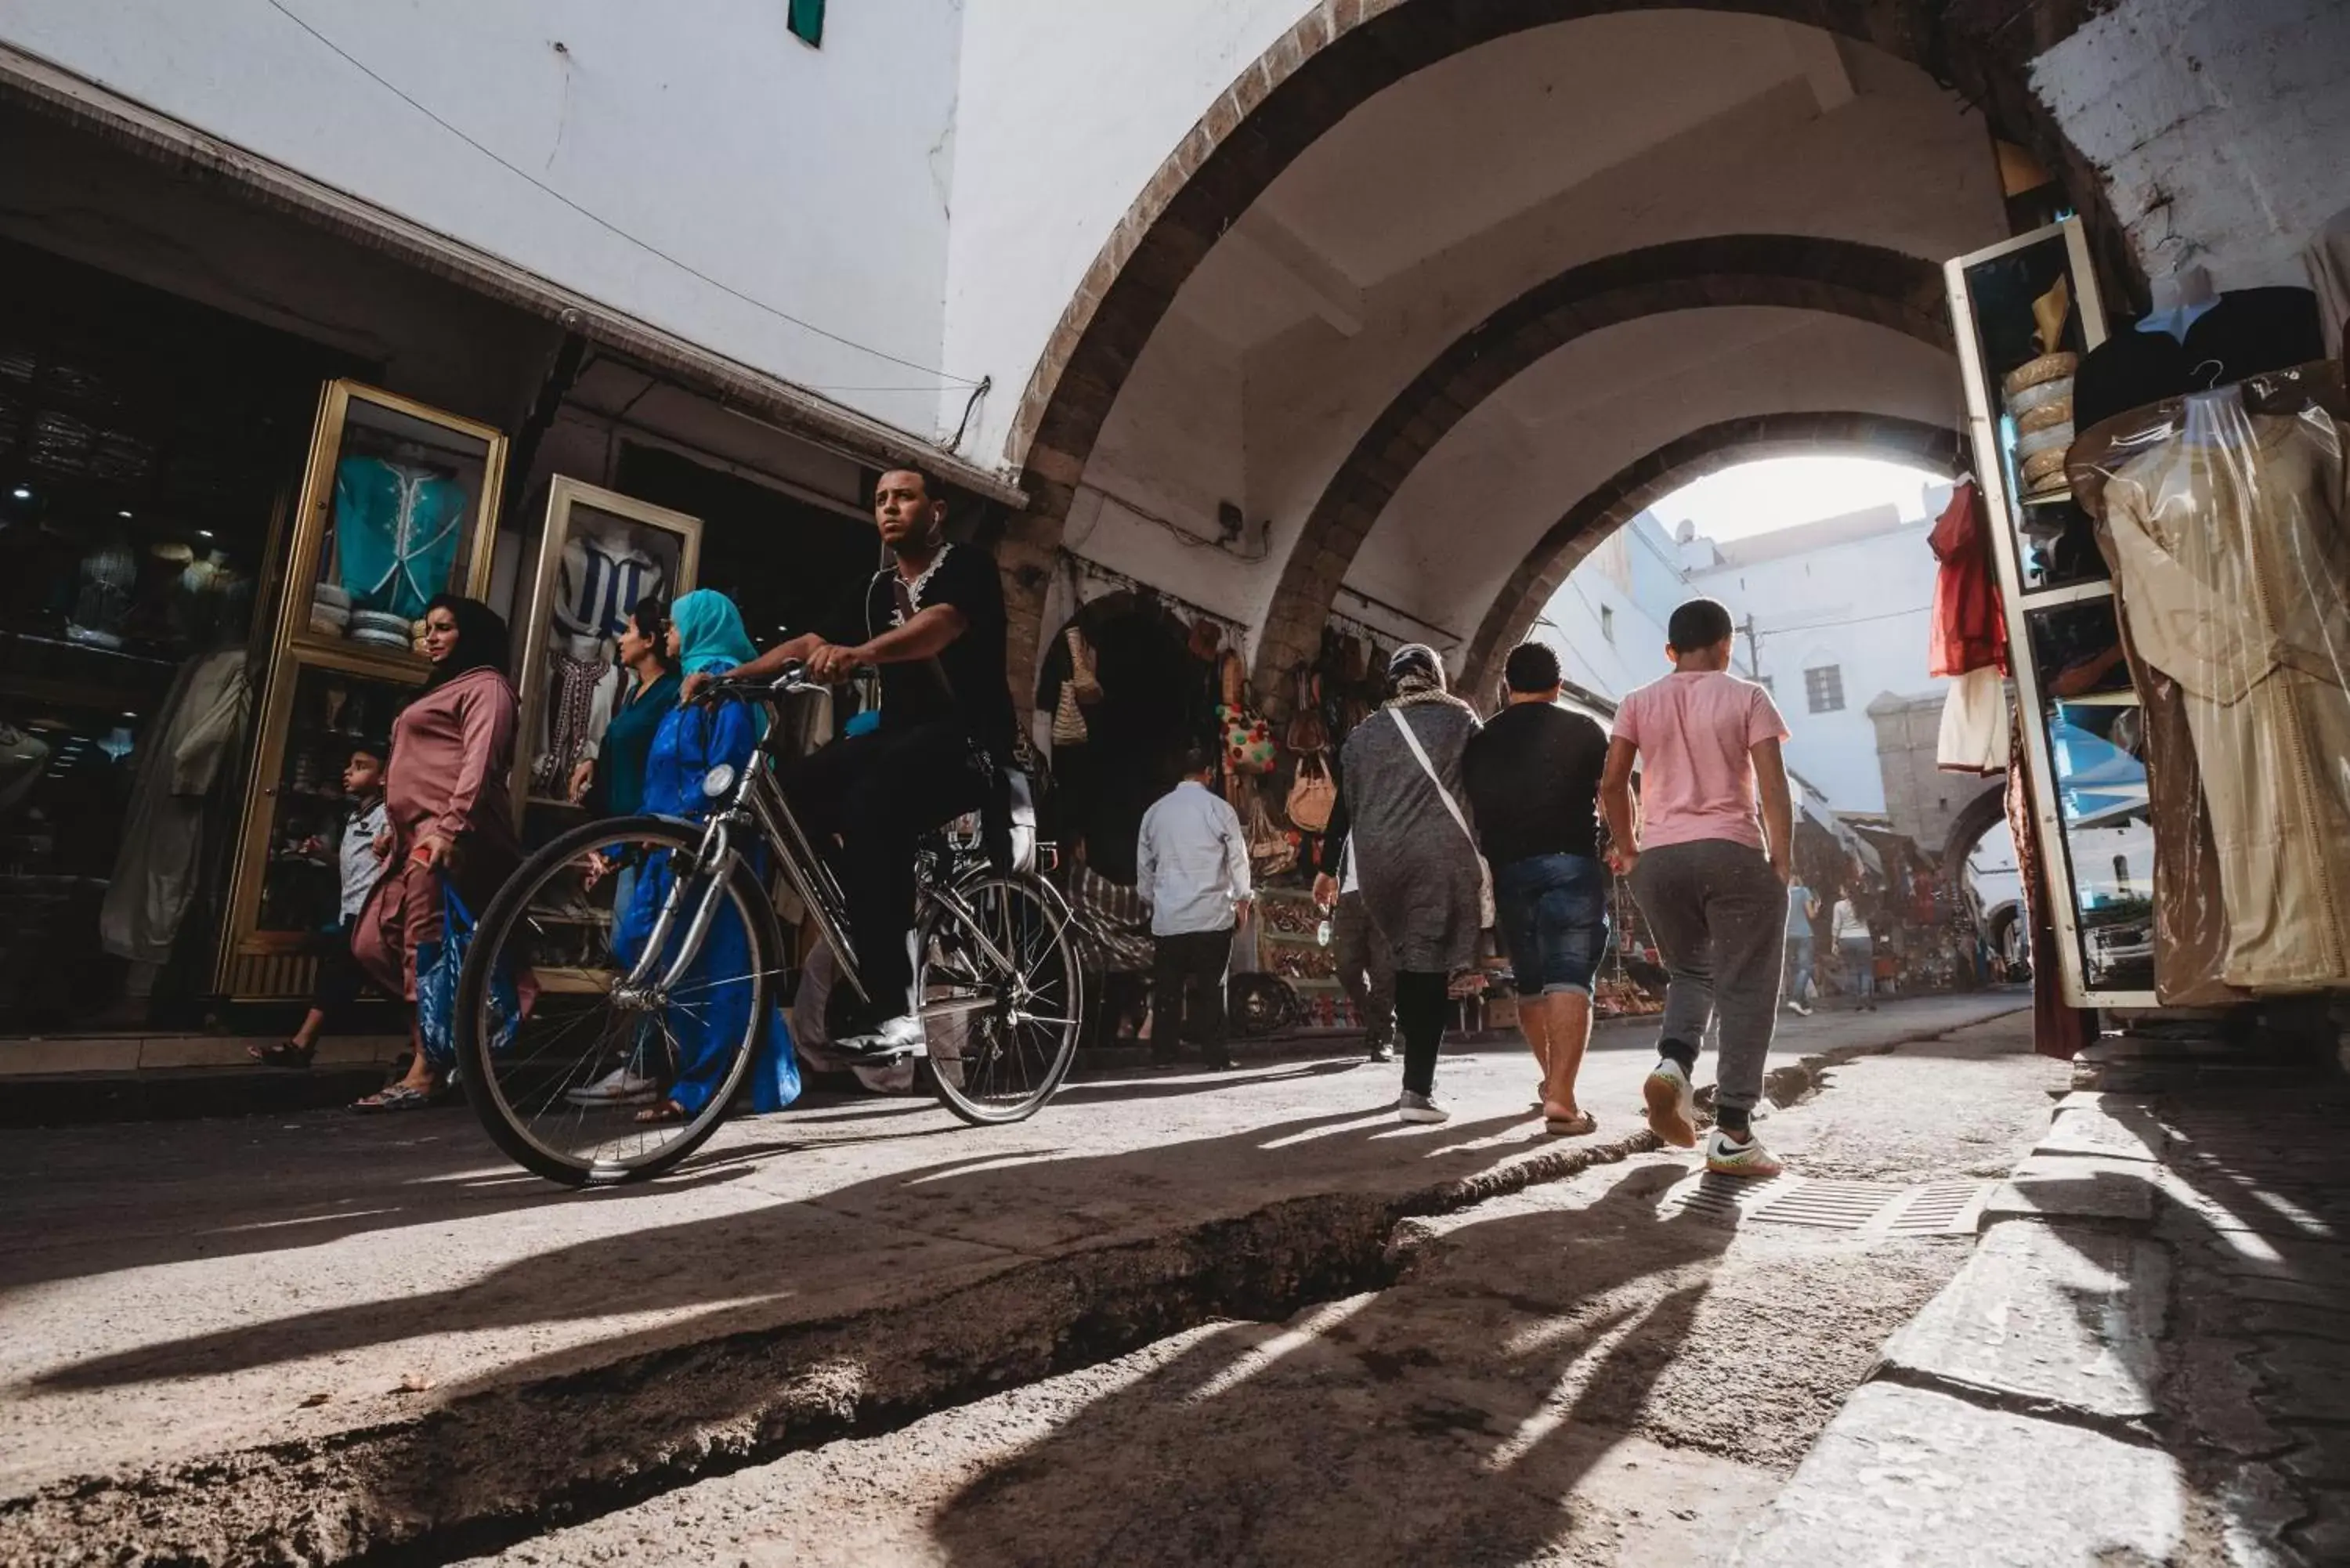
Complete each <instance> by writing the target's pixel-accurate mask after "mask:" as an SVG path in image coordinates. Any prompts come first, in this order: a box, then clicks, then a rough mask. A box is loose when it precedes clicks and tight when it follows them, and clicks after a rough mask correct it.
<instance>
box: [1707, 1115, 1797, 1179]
mask: <svg viewBox="0 0 2350 1568" xmlns="http://www.w3.org/2000/svg"><path fill="white" fill-rule="evenodd" d="M1705 1168H1706V1169H1708V1170H1711V1171H1712V1172H1714V1173H1715V1174H1716V1175H1720V1176H1745V1177H1752V1178H1753V1179H1757V1180H1760V1179H1763V1178H1765V1177H1772V1176H1776V1175H1778V1174H1779V1173H1780V1172H1781V1171H1783V1170H1784V1169H1786V1167H1785V1166H1783V1165H1782V1164H1780V1163H1779V1157H1778V1156H1777V1155H1775V1154H1773V1153H1772V1152H1771V1151H1770V1150H1769V1149H1767V1148H1764V1147H1763V1140H1762V1139H1761V1138H1759V1137H1755V1136H1754V1132H1753V1129H1752V1128H1751V1127H1750V1128H1748V1129H1747V1133H1746V1141H1745V1142H1744V1143H1740V1142H1739V1141H1738V1140H1737V1139H1735V1138H1733V1137H1731V1136H1730V1135H1729V1134H1728V1133H1726V1132H1723V1131H1722V1130H1721V1128H1720V1127H1716V1128H1714V1129H1713V1131H1712V1132H1711V1133H1710V1134H1708V1135H1707V1137H1706V1140H1705Z"/></svg>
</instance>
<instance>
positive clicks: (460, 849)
mask: <svg viewBox="0 0 2350 1568" xmlns="http://www.w3.org/2000/svg"><path fill="white" fill-rule="evenodd" d="M514 748H515V692H514V688H513V687H512V686H511V685H509V684H507V681H506V678H505V676H504V674H503V673H501V672H500V671H498V670H491V669H487V668H483V669H478V670H467V671H466V672H465V673H464V674H463V675H460V676H458V677H457V678H456V679H454V680H451V681H449V682H448V683H447V684H446V685H443V686H441V687H439V688H437V689H435V690H433V691H426V692H424V693H422V694H421V695H420V696H418V697H417V698H416V700H415V701H411V703H409V705H408V706H407V707H406V708H404V709H402V710H401V711H400V717H399V719H398V720H397V721H395V722H393V724H392V726H391V766H390V770H389V771H388V772H387V773H386V774H385V776H384V806H385V810H386V815H388V816H389V817H390V826H391V857H390V861H389V862H388V865H389V867H390V869H389V870H387V871H386V872H385V873H384V878H383V880H382V881H380V882H379V883H377V884H376V887H375V891H374V892H373V893H371V894H369V896H368V901H367V907H366V908H365V909H361V910H360V911H359V923H358V925H357V926H355V927H354V928H353V929H352V931H351V951H352V952H353V954H354V955H355V956H356V957H357V958H358V959H359V963H360V964H361V965H362V966H363V967H364V968H365V969H366V970H367V971H368V973H369V976H370V977H371V978H372V979H373V980H374V981H376V983H377V984H379V985H380V986H382V987H383V988H384V989H385V990H386V991H390V992H397V994H399V995H400V996H403V997H406V998H407V999H408V1000H409V1001H411V1002H413V1001H414V1000H415V999H416V944H417V943H418V942H419V941H429V940H435V939H437V938H438V937H439V935H440V933H441V874H440V873H439V872H437V871H433V870H431V869H429V868H427V867H423V866H421V865H419V864H417V863H416V862H415V861H412V860H411V859H410V858H409V852H410V851H411V850H412V849H413V848H414V847H415V846H416V845H417V843H418V842H419V841H420V840H421V839H422V838H424V837H425V836H427V835H428V834H432V835H435V836H442V837H445V838H447V839H448V840H449V841H450V842H451V843H452V845H454V846H456V847H455V852H454V853H453V854H452V856H451V857H450V859H449V863H448V865H449V873H450V876H451V877H452V879H453V880H454V882H455V884H456V888H457V896H458V897H459V898H463V900H464V901H465V904H466V907H467V908H468V909H472V910H473V913H474V915H475V916H477V917H478V916H479V915H480V914H481V913H482V911H483V910H484V909H485V908H487V907H488V904H489V901H490V899H491V898H492V897H494V895H495V894H496V892H497V890H498V887H499V885H500V884H501V883H503V882H504V880H505V879H506V877H507V876H508V875H509V874H510V873H511V872H512V871H513V870H514V868H515V865H516V864H517V863H518V862H519V861H520V860H521V858H522V850H521V846H520V845H519V844H518V843H517V842H516V841H515V830H514V809H513V806H512V805H511V804H510V803H509V802H508V800H507V798H506V780H507V779H508V778H509V777H510V776H511V775H512V774H513V771H514Z"/></svg>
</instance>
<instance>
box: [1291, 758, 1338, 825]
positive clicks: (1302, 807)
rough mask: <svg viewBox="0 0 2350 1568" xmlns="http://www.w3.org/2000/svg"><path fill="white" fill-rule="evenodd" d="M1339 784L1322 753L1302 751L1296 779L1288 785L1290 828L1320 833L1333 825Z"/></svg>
mask: <svg viewBox="0 0 2350 1568" xmlns="http://www.w3.org/2000/svg"><path fill="white" fill-rule="evenodd" d="M1337 805H1338V784H1337V781H1336V779H1333V778H1332V777H1331V776H1330V764H1329V763H1327V762H1326V761H1324V760H1323V756H1322V753H1320V752H1301V753H1298V757H1297V776H1296V777H1295V779H1293V780H1291V781H1290V785H1289V804H1288V811H1289V825H1290V826H1292V827H1295V828H1296V829H1297V830H1298V831H1299V832H1301V833H1320V832H1322V831H1323V830H1324V829H1325V828H1327V827H1328V826H1330V814H1331V812H1333V811H1335V810H1336V809H1337Z"/></svg>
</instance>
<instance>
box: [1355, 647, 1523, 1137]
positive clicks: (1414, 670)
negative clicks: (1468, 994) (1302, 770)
mask: <svg viewBox="0 0 2350 1568" xmlns="http://www.w3.org/2000/svg"><path fill="white" fill-rule="evenodd" d="M1388 681H1389V682H1390V683H1391V684H1392V685H1393V687H1394V688H1395V695H1394V696H1393V697H1392V698H1391V699H1389V701H1388V703H1387V706H1386V707H1384V708H1382V709H1381V710H1380V711H1378V713H1375V714H1373V715H1372V716H1371V717H1370V718H1369V719H1367V720H1366V721H1364V722H1362V723H1360V724H1357V725H1356V726H1355V729H1354V732H1353V733H1352V734H1349V735H1348V736H1347V744H1346V746H1345V748H1344V749H1343V750H1342V751H1341V752H1340V753H1339V777H1340V779H1341V781H1342V785H1343V788H1342V793H1341V794H1340V797H1339V803H1338V809H1337V811H1336V813H1335V814H1334V815H1333V816H1332V818H1331V823H1330V831H1329V839H1330V843H1331V846H1332V847H1331V849H1330V852H1329V856H1328V857H1326V859H1325V862H1324V863H1325V864H1326V865H1329V864H1335V857H1336V845H1337V844H1338V843H1339V842H1340V841H1341V840H1342V839H1347V838H1351V840H1352V843H1353V847H1354V855H1355V873H1356V877H1357V880H1358V881H1360V883H1361V884H1362V890H1363V903H1364V907H1365V909H1367V912H1368V913H1369V915H1370V917H1371V922H1372V924H1374V925H1376V926H1378V929H1379V931H1380V933H1381V934H1382V935H1383V936H1385V937H1386V938H1387V940H1388V946H1389V947H1390V948H1391V949H1393V950H1394V952H1395V968H1396V986H1395V1009H1396V1023H1397V1025H1398V1027H1399V1030H1400V1031H1401V1033H1402V1034H1403V1047H1404V1052H1403V1062H1404V1065H1403V1098H1402V1099H1401V1100H1400V1101H1399V1103H1398V1105H1397V1107H1396V1110H1397V1115H1398V1116H1399V1117H1401V1119H1403V1120H1404V1121H1407V1122H1440V1121H1443V1120H1444V1119H1445V1118H1446V1116H1447V1115H1448V1114H1449V1113H1448V1112H1446V1111H1445V1110H1444V1109H1443V1108H1442V1107H1441V1106H1439V1105H1437V1103H1436V1100H1435V1097H1434V1096H1435V1086H1436V1054H1437V1050H1438V1048H1439V1047H1440V1045H1441V1044H1443V1040H1444V1015H1445V1012H1446V1010H1447V1008H1448V1007H1450V1006H1451V1002H1450V1000H1449V998H1448V996H1447V994H1446V990H1447V987H1448V986H1449V984H1450V983H1451V978H1452V973H1453V971H1456V970H1461V969H1466V968H1467V967H1469V966H1470V965H1471V964H1473V963H1475V962H1476V961H1477V932H1478V929H1479V927H1480V925H1481V923H1482V919H1481V912H1482V902H1483V900H1482V895H1481V888H1482V884H1483V877H1484V873H1483V871H1482V867H1480V866H1479V863H1478V860H1477V852H1476V848H1475V844H1474V840H1473V838H1472V836H1471V833H1472V829H1473V826H1474V825H1473V824H1471V823H1470V822H1469V820H1468V817H1467V811H1468V807H1467V805H1466V802H1467V799H1468V795H1467V794H1466V792H1464V791H1463V790H1462V788H1461V751H1462V748H1464V747H1465V746H1467V745H1468V743H1469V737H1470V736H1471V735H1473V734H1475V733H1476V732H1477V728H1478V725H1477V716H1476V714H1475V713H1474V712H1472V711H1471V710H1470V707H1469V705H1468V704H1467V703H1466V702H1463V701H1461V699H1459V698H1458V697H1455V696H1453V695H1452V694H1451V692H1450V691H1446V690H1445V686H1444V664H1443V661H1442V660H1441V659H1438V658H1437V656H1436V651H1435V649H1430V648H1428V647H1425V646H1423V645H1421V644H1419V643H1416V642H1415V643H1408V644H1406V645H1405V646H1404V647H1402V648H1399V649H1396V652H1395V657H1394V658H1392V659H1389V660H1388ZM1415 748H1416V750H1415ZM1448 796H1449V797H1450V799H1449V802H1448V798H1447V797H1448ZM1315 895H1316V897H1317V898H1320V899H1321V901H1322V902H1324V903H1329V902H1331V901H1332V900H1333V899H1335V898H1336V896H1337V887H1336V883H1335V881H1333V879H1332V878H1331V877H1328V876H1327V875H1325V876H1323V877H1321V878H1319V879H1318V880H1317V881H1316V883H1315Z"/></svg>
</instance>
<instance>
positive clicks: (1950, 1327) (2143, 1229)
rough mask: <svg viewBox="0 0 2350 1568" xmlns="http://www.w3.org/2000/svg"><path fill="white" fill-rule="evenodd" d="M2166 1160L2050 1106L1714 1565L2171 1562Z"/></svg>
mask: <svg viewBox="0 0 2350 1568" xmlns="http://www.w3.org/2000/svg"><path fill="white" fill-rule="evenodd" d="M2167 1150H2168V1134H2167V1133H2165V1132H2164V1130H2163V1129H2162V1128H2161V1127H2159V1126H2158V1124H2157V1123H2156V1122H2155V1120H2154V1118H2153V1117H2152V1116H2149V1115H2147V1112H2146V1108H2145V1106H2143V1105H2142V1104H2141V1103H2140V1102H2138V1101H2137V1100H2134V1099H2131V1098H2129V1097H2128V1096H2121V1095H2105V1094H2091V1093H2081V1092H2077V1091H2076V1092H2074V1093H2073V1094H2070V1095H2067V1096H2064V1098H2063V1099H2061V1100H2060V1101H2059V1102H2058V1103H2057V1106H2056V1107H2055V1109H2054V1112H2053V1113H2052V1114H2051V1116H2050V1127H2049V1131H2048V1133H2047V1134H2046V1135H2045V1136H2043V1137H2042V1139H2041V1140H2040V1142H2039V1143H2038V1144H2036V1145H2035V1146H2034V1147H2033V1151H2032V1152H2031V1153H2030V1154H2029V1155H2027V1156H2026V1157H2025V1158H2024V1159H2023V1160H2022V1163H2021V1164H2019V1165H2018V1166H2017V1167H2016V1168H2015V1170H2014V1171H2013V1172H2012V1174H2011V1175H2010V1176H2009V1178H2008V1179H2006V1180H2005V1181H2004V1182H2002V1183H2001V1185H2000V1187H1999V1188H1998V1189H1997V1190H1996V1191H1995V1192H1994V1193H1993V1194H1992V1195H1991V1199H1989V1200H1988V1202H1987V1203H1986V1204H1985V1206H1984V1210H1983V1215H1982V1219H1981V1233H1980V1237H1979V1240H1978V1242H1977V1245H1976V1247H1975V1250H1974V1251H1973V1253H1972V1254H1971V1255H1970V1257H1969V1259H1968V1260H1967V1262H1966V1263H1965V1265H1964V1266H1963V1267H1961V1268H1960V1271H1959V1272H1958V1274H1957V1275H1956V1276H1955V1277H1953V1278H1952V1279H1951V1281H1950V1283H1949V1284H1948V1285H1946V1286H1945V1287H1944V1288H1943V1290H1942V1291H1941V1293H1939V1295H1937V1296H1936V1297H1935V1298H1934V1299H1933V1300H1932V1301H1930V1302H1929V1303H1927V1304H1926V1306H1925V1308H1924V1309H1923V1310H1921V1311H1920V1312H1919V1313H1918V1315H1917V1317H1915V1318H1914V1319H1912V1320H1911V1322H1910V1323H1909V1324H1908V1325H1907V1326H1905V1327H1904V1328H1903V1329H1901V1330H1900V1331H1899V1332H1898V1333H1897V1334H1895V1335H1894V1336H1893V1337H1892V1339H1890V1340H1889V1341H1887V1345H1886V1346H1885V1349H1884V1352H1883V1354H1882V1355H1881V1357H1880V1359H1879V1362H1878V1365H1877V1367H1876V1368H1875V1369H1874V1370H1873V1371H1872V1372H1871V1374H1870V1376H1869V1378H1868V1380H1867V1381H1866V1382H1865V1383H1864V1384H1863V1385H1862V1386H1861V1387H1860V1388H1859V1389H1857V1390H1856V1392H1855V1393H1854V1395H1853V1397H1851V1399H1849V1400H1848V1401H1847V1402H1846V1406H1845V1407H1844V1408H1843V1409H1842V1410H1840V1411H1839V1412H1838V1413H1837V1414H1836V1416H1835V1419H1834V1420H1832V1421H1831V1422H1830V1423H1829V1425H1828V1428H1827V1429H1826V1430H1825V1432H1824V1433H1822V1435H1821V1438H1820V1440H1819V1442H1818V1443H1817V1444H1816V1445H1815V1446H1814V1449H1813V1450H1812V1452H1811V1453H1810V1454H1809V1455H1808V1456H1806V1458H1805V1459H1804V1462H1803V1464H1802V1466H1801V1467H1799V1468H1798V1469H1797V1470H1796V1472H1795V1474H1794V1477H1793V1479H1791V1480H1789V1482H1788V1484H1787V1485H1786V1487H1785V1488H1784V1489H1783V1490H1782V1491H1781V1492H1780V1494H1779V1496H1778V1497H1777V1498H1776V1499H1775V1500H1774V1501H1773V1503H1772V1505H1771V1507H1770V1509H1769V1510H1768V1511H1766V1512H1765V1514H1764V1515H1763V1517H1762V1518H1761V1519H1760V1520H1759V1521H1756V1523H1755V1524H1754V1525H1753V1526H1752V1528H1751V1529H1750V1530H1749V1531H1748V1532H1747V1533H1746V1535H1745V1536H1744V1538H1743V1539H1742V1540H1741V1542H1739V1543H1738V1545H1737V1546H1736V1548H1734V1549H1733V1551H1732V1552H1731V1554H1730V1556H1729V1558H1728V1562H1729V1563H1732V1564H1736V1565H1738V1568H1796V1565H1798V1564H1802V1565H1805V1568H1809V1565H1812V1564H1816V1563H1832V1562H1846V1561H1858V1560H1862V1559H1863V1558H1872V1557H1874V1556H1876V1555H1877V1553H1881V1551H1882V1549H1883V1546H1884V1543H1886V1542H1900V1543H1901V1545H1900V1550H1901V1553H1902V1554H1901V1558H1900V1561H1901V1562H1902V1563H1904V1564H1915V1565H1918V1568H1940V1565H1944V1564H1947V1565H1949V1568H1966V1565H1971V1564H1975V1563H1984V1562H2019V1563H2021V1562H2050V1563H2055V1562H2067V1563H2070V1562H2081V1563H2088V1562H2110V1561H2124V1562H2150V1563H2152V1562H2170V1561H2174V1560H2175V1558H2176V1554H2177V1553H2178V1551H2179V1549H2180V1547H2181V1545H2182V1543H2183V1542H2184V1541H2185V1539H2186V1536H2187V1533H2188V1529H2189V1523H2188V1520H2187V1518H2186V1516H2185V1512H2184V1510H2183V1508H2182V1504H2181V1499H2182V1497H2183V1495H2184V1494H2185V1492H2186V1490H2187V1489H2186V1487H2185V1484H2184V1477H2183V1474H2182V1471H2181V1469H2180V1467H2179V1466H2178V1463H2177V1462H2176V1461H2175V1460H2174V1459H2173V1458H2172V1457H2171V1456H2170V1454H2168V1452H2166V1451H2165V1449H2164V1446H2163V1442H2162V1432H2161V1411H2160V1392H2161V1386H2162V1384H2163V1380H2164V1376H2165V1372H2164V1366H2163V1354H2162V1341H2163V1336H2164V1334H2165V1333H2166V1331H2167V1327H2168V1318H2169V1315H2170V1310H2171V1292H2172V1283H2173V1278H2174V1270H2173V1267H2172V1260H2171V1258H2170V1255H2169V1251H2168V1248H2166V1247H2165V1246H2164V1245H2163V1244H2162V1243H2161V1242H2160V1241H2158V1238H2157V1229H2158V1221H2159V1219H2160V1216H2161V1214H2162V1212H2163V1209H2164V1204H2165V1201H2166V1193H2165V1188H2166V1179H2167V1172H2166V1168H2165V1166H2164V1164H2163V1159H2164V1156H2165V1154H2166V1152H2167ZM2059 1476H2061V1477H2063V1478H2064V1483H2063V1484H2054V1485H2052V1484H2044V1483H2045V1481H2046V1480H2047V1479H2048V1478H2053V1477H2059ZM2020 1478H2033V1479H2029V1480H2020ZM2093 1478H2094V1484H2093ZM1872 1548H1873V1549H1874V1550H1872Z"/></svg>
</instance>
